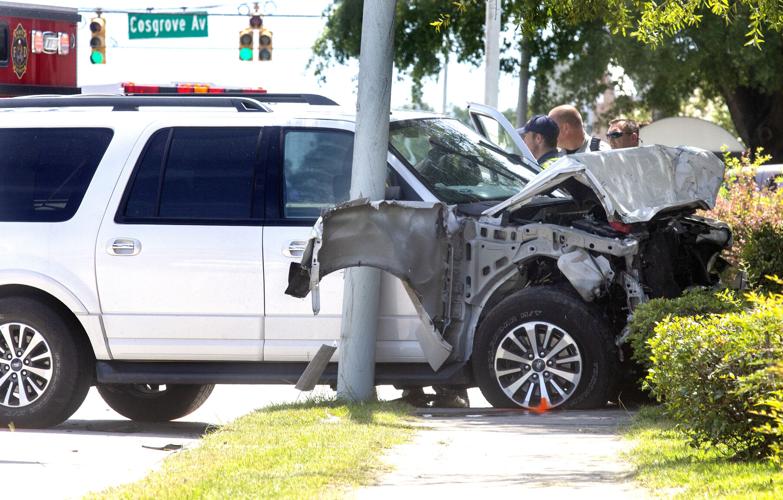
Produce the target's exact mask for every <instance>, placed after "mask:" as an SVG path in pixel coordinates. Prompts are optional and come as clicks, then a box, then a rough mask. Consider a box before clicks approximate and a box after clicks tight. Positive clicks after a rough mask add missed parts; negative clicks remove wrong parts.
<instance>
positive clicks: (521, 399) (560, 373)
mask: <svg viewBox="0 0 783 500" xmlns="http://www.w3.org/2000/svg"><path fill="white" fill-rule="evenodd" d="M494 367H495V378H496V379H497V382H498V384H499V386H500V388H501V390H502V391H503V392H504V393H505V394H506V396H507V397H508V398H509V399H511V400H512V401H513V402H514V403H515V404H517V405H519V406H521V407H524V408H542V407H543V408H554V407H556V406H560V405H562V404H563V403H565V402H566V401H567V400H568V399H569V398H570V397H571V396H572V395H573V394H574V392H575V391H576V387H577V386H578V385H579V380H580V378H581V375H582V355H581V353H580V352H579V347H578V346H577V345H576V342H575V341H574V339H573V338H572V337H571V336H570V335H569V334H568V332H566V331H565V330H563V329H562V328H560V327H558V326H556V325H553V324H552V323H547V322H544V321H531V322H527V323H523V324H521V325H517V326H516V327H514V328H513V329H511V330H510V331H509V332H508V333H506V335H504V336H503V338H502V339H501V340H500V342H498V344H497V349H496V351H495V359H494Z"/></svg>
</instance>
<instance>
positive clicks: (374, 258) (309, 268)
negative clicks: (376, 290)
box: [286, 200, 457, 370]
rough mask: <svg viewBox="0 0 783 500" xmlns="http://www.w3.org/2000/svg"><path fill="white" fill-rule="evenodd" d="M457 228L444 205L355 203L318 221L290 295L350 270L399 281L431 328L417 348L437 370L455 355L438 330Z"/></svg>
mask: <svg viewBox="0 0 783 500" xmlns="http://www.w3.org/2000/svg"><path fill="white" fill-rule="evenodd" d="M456 227H457V221H456V218H455V216H454V214H453V213H452V212H451V211H450V210H449V208H448V206H446V205H445V204H443V203H429V202H396V201H380V202H369V201H367V200H355V201H351V202H348V203H346V204H343V205H340V206H338V207H335V208H333V209H331V210H329V211H328V212H326V213H325V214H324V215H323V216H322V217H321V218H320V219H319V221H318V223H317V224H316V226H315V228H314V236H313V237H312V238H311V239H310V241H309V242H308V245H307V249H306V250H305V253H304V256H303V258H302V263H301V264H296V263H293V264H291V269H290V271H289V282H288V289H287V290H286V293H287V294H289V295H292V296H294V297H305V296H306V295H307V294H308V293H309V292H310V291H313V292H314V293H315V292H317V288H318V282H319V281H320V280H321V279H322V278H323V277H324V276H326V275H328V274H330V273H333V272H334V271H337V270H340V269H345V268H348V267H360V266H368V267H374V268H377V269H381V270H383V271H386V272H388V273H390V274H392V275H394V276H396V277H398V278H399V279H400V280H402V281H403V283H404V284H405V289H406V290H407V291H408V295H409V296H410V297H411V300H412V302H413V305H414V306H415V307H416V311H417V312H418V314H419V317H420V318H421V320H422V322H423V323H424V324H425V325H426V327H427V328H425V329H419V332H420V334H419V335H420V336H419V343H420V344H421V347H422V350H423V351H424V355H425V356H426V358H427V360H428V362H429V364H430V366H432V368H433V369H434V370H437V369H438V368H440V367H441V366H442V364H443V363H444V362H445V361H446V359H447V358H448V356H449V354H450V353H451V350H452V346H451V345H450V344H449V343H448V342H446V341H445V340H444V339H443V336H442V334H441V331H439V328H440V329H442V328H443V327H444V325H445V324H447V323H448V321H449V318H448V316H449V315H448V312H447V310H446V308H447V304H448V303H449V300H450V283H449V282H448V276H449V271H450V268H451V266H452V263H451V255H452V251H451V245H450V243H449V236H450V234H452V233H453V231H454V229H455V228H456ZM316 304H317V300H314V306H315V305H316ZM314 311H315V312H317V307H314Z"/></svg>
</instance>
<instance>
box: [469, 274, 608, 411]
mask: <svg viewBox="0 0 783 500" xmlns="http://www.w3.org/2000/svg"><path fill="white" fill-rule="evenodd" d="M472 363H473V371H474V374H475V376H476V380H477V382H478V385H479V388H480V389H481V392H482V394H483V395H484V397H485V398H486V399H487V401H489V402H490V403H491V404H492V406H495V407H502V408H509V407H510V408H514V407H522V408H554V407H563V408H597V407H601V406H604V405H605V404H606V403H607V401H608V400H609V398H610V397H611V396H612V395H613V387H614V385H615V384H616V381H617V372H618V366H619V363H618V359H617V351H616V347H615V345H614V343H613V342H612V338H611V335H610V330H609V327H608V325H607V323H606V322H605V321H604V320H603V318H602V317H601V315H600V314H598V313H597V312H596V311H594V310H593V309H592V307H591V306H590V305H588V304H586V303H585V302H583V301H582V300H581V299H580V298H579V297H578V296H576V295H575V294H573V293H571V292H570V291H568V290H566V289H564V288H559V287H534V288H526V289H524V290H521V291H519V292H516V293H514V294H513V295H511V296H509V297H507V298H506V299H504V300H503V301H501V302H500V303H499V304H498V305H497V306H495V307H494V308H493V309H492V310H491V311H490V312H489V313H488V314H487V316H486V317H485V318H484V320H483V321H482V322H481V325H480V326H479V328H478V331H477V332H476V339H475V342H474V347H473V356H472Z"/></svg>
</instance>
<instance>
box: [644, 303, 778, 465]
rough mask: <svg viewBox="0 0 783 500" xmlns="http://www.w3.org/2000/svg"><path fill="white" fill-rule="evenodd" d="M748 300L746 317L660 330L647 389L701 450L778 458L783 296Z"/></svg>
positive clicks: (674, 323)
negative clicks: (714, 447) (721, 449)
mask: <svg viewBox="0 0 783 500" xmlns="http://www.w3.org/2000/svg"><path fill="white" fill-rule="evenodd" d="M748 299H749V301H750V302H751V304H752V308H751V309H750V310H748V311H743V312H732V313H726V314H719V315H708V316H696V317H672V318H668V319H665V320H664V321H662V322H661V323H659V324H658V326H656V327H655V335H654V336H653V337H652V338H651V339H650V340H649V347H650V349H651V353H652V356H651V361H652V365H653V366H652V367H651V368H650V371H649V375H648V376H647V379H646V381H647V383H648V385H649V387H650V388H651V390H652V393H653V395H654V396H655V397H656V398H657V399H658V400H659V401H662V402H663V404H664V406H665V408H666V411H667V413H668V414H669V415H670V416H672V417H673V418H674V419H675V421H676V422H677V423H678V425H679V426H680V427H682V429H683V430H684V431H685V432H686V433H687V434H688V435H689V436H690V437H691V439H692V440H693V442H694V443H695V444H697V445H703V444H709V445H721V446H726V447H727V449H728V450H729V451H730V452H732V453H734V454H739V455H741V456H743V457H747V458H761V457H771V456H772V457H774V456H776V455H777V454H778V453H779V452H780V447H781V442H782V441H781V439H783V435H782V434H781V428H783V427H782V426H781V420H780V418H781V414H782V413H783V411H781V407H780V406H777V405H778V404H779V403H781V401H783V398H780V397H778V396H780V395H781V392H780V391H783V377H781V376H777V375H775V374H777V373H779V372H778V371H777V368H776V366H777V364H778V363H780V360H781V359H783V295H770V296H767V297H763V296H760V295H757V294H754V293H751V294H748ZM776 394H777V396H776Z"/></svg>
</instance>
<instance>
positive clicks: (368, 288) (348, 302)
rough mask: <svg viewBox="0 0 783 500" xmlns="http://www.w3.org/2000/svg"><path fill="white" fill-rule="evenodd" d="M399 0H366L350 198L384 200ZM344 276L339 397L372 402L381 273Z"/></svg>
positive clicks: (353, 271) (354, 270)
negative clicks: (395, 20)
mask: <svg viewBox="0 0 783 500" xmlns="http://www.w3.org/2000/svg"><path fill="white" fill-rule="evenodd" d="M396 3H397V1H396V0H365V2H364V10H363V19H362V40H361V52H360V55H359V98H358V100H357V102H356V108H357V109H356V134H355V136H354V143H353V171H352V173H351V198H352V199H355V198H369V199H371V200H382V199H383V197H384V187H385V183H386V155H387V153H388V151H389V107H390V103H391V83H392V61H393V55H394V9H395V6H396ZM345 274H346V278H345V287H344V292H343V320H342V327H341V329H340V347H339V349H340V364H339V366H338V369H337V397H338V398H339V399H342V400H345V401H369V400H371V399H373V398H374V397H375V339H376V337H377V329H378V308H379V305H380V304H379V302H380V284H381V271H380V270H378V269H371V268H368V267H359V268H352V269H348V270H347V271H346V273H345Z"/></svg>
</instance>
